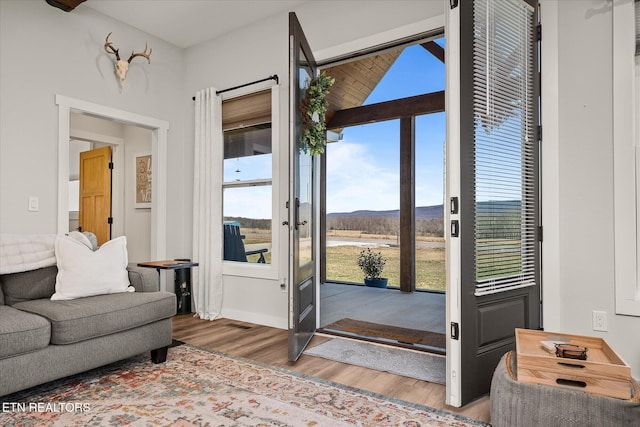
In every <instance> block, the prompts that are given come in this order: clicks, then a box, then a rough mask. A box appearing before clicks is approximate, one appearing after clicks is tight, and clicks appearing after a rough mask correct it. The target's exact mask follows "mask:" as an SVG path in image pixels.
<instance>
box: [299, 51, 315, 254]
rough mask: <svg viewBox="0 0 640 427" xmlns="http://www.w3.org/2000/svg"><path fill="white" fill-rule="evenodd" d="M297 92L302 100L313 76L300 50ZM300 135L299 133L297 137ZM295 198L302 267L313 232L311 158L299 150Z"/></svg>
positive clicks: (309, 252) (308, 250) (308, 252)
mask: <svg viewBox="0 0 640 427" xmlns="http://www.w3.org/2000/svg"><path fill="white" fill-rule="evenodd" d="M300 65H301V66H300V67H299V68H298V73H299V82H300V86H299V88H298V89H299V90H300V99H304V97H305V95H306V92H307V89H308V88H309V85H310V84H311V80H312V78H313V74H312V71H311V69H310V68H309V67H308V66H307V65H308V61H307V59H306V56H305V54H304V51H303V50H302V49H300ZM301 134H302V133H301V132H300V133H299V135H301ZM296 174H297V177H296V197H297V201H296V203H297V205H298V206H297V209H298V220H297V222H298V225H297V227H298V233H299V235H298V237H299V244H298V246H297V254H296V255H297V257H296V259H297V260H298V261H297V263H298V266H303V265H305V264H307V263H309V262H311V261H312V260H313V257H312V253H313V251H312V245H313V241H312V232H313V205H312V202H313V157H312V156H311V155H310V154H308V153H305V152H304V151H303V150H302V149H301V148H300V149H299V152H298V165H297V170H296Z"/></svg>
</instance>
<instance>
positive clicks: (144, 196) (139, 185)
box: [133, 153, 153, 209]
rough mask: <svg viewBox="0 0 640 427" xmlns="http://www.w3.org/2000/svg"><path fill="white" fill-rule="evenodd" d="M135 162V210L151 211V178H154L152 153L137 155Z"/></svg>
mask: <svg viewBox="0 0 640 427" xmlns="http://www.w3.org/2000/svg"><path fill="white" fill-rule="evenodd" d="M133 160H134V165H133V166H134V176H135V180H134V182H135V188H134V190H135V200H134V202H135V203H134V204H135V208H136V209H151V188H152V187H151V185H152V181H151V177H152V170H153V169H152V167H153V163H152V158H151V153H143V154H137V155H135V156H134V158H133Z"/></svg>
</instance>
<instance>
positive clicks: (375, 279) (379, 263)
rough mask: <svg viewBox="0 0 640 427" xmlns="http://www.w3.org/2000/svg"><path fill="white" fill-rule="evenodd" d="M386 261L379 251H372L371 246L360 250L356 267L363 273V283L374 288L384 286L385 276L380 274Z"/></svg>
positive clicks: (385, 282)
mask: <svg viewBox="0 0 640 427" xmlns="http://www.w3.org/2000/svg"><path fill="white" fill-rule="evenodd" d="M386 262H387V260H386V259H384V258H383V256H382V254H381V253H380V252H372V251H371V248H367V249H366V250H362V251H360V255H358V267H360V269H361V270H362V272H363V273H364V284H365V285H366V286H372V287H375V288H386V287H387V278H385V277H380V276H382V270H384V265H385V263H386Z"/></svg>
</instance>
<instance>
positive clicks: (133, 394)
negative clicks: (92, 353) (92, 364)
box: [0, 345, 488, 427]
mask: <svg viewBox="0 0 640 427" xmlns="http://www.w3.org/2000/svg"><path fill="white" fill-rule="evenodd" d="M0 409H2V411H1V412H0V425H2V426H26V427H30V426H65V427H66V426H116V425H118V426H119V425H130V426H148V425H163V426H354V425H355V426H487V425H488V424H485V423H483V422H481V421H477V420H472V419H468V418H465V417H461V416H459V415H456V414H451V413H448V412H444V411H439V410H435V409H433V408H428V407H425V406H420V405H415V404H411V403H407V402H402V401H398V400H389V399H386V398H384V397H382V396H378V395H374V394H371V393H367V392H363V391H361V390H357V389H354V388H349V387H345V386H342V385H338V384H334V383H330V382H328V381H323V380H319V379H317V378H312V377H308V376H304V375H301V374H297V373H294V372H290V371H286V370H283V369H277V368H273V367H269V366H266V365H262V364H258V363H256V362H252V361H248V360H245V359H240V358H237V357H231V356H227V355H224V354H221V353H217V352H212V351H208V350H203V349H200V348H196V347H193V346H190V345H181V346H177V347H173V348H170V349H169V358H168V361H167V363H165V364H159V365H153V364H152V363H151V362H150V361H149V357H148V354H144V355H140V356H138V357H136V358H132V359H127V360H125V361H122V362H118V363H115V364H112V365H108V366H106V367H103V368H99V369H95V370H93V371H89V372H87V373H84V374H79V375H75V376H73V377H70V378H66V379H64V380H60V381H54V382H51V383H48V384H45V385H43V386H39V387H35V388H32V389H29V390H27V391H25V392H20V393H15V394H12V395H9V396H5V397H4V398H0Z"/></svg>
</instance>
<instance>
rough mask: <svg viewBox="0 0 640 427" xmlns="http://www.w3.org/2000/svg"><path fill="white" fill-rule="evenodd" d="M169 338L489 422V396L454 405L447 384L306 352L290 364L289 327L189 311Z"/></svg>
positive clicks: (315, 342) (316, 341)
mask: <svg viewBox="0 0 640 427" xmlns="http://www.w3.org/2000/svg"><path fill="white" fill-rule="evenodd" d="M173 337H174V338H175V339H177V340H180V341H184V342H186V343H189V344H193V345H196V346H199V347H203V348H207V349H212V350H217V351H220V352H223V353H227V354H230V355H234V356H240V357H244V358H246V359H250V360H255V361H257V362H261V363H264V364H267V365H271V366H276V367H279V368H284V369H288V370H291V371H295V372H300V373H303V374H306V375H311V376H314V377H318V378H323V379H326V380H329V381H334V382H336V383H340V384H345V385H348V386H352V387H357V388H360V389H363V390H367V391H370V392H374V393H379V394H383V395H386V396H391V397H394V398H397V399H402V400H406V401H409V402H414V403H418V404H421V405H426V406H430V407H432V408H437V409H444V410H447V411H450V412H456V413H460V414H462V415H465V416H468V417H471V418H476V419H481V420H484V421H489V399H488V397H483V398H481V399H478V400H476V401H474V402H472V403H470V404H468V405H466V406H464V407H463V408H454V407H451V406H447V405H445V386H443V385H440V384H433V383H429V382H426V381H421V380H416V379H411V378H407V377H403V376H400V375H394V374H390V373H387V372H380V371H375V370H372V369H367V368H362V367H359V366H353V365H347V364H345V363H340V362H334V361H331V360H327V359H323V358H320V357H314V356H308V355H305V354H303V355H302V356H301V357H300V359H298V361H297V362H296V363H291V362H289V361H288V360H287V331H285V330H282V329H276V328H270V327H267V326H261V325H255V324H252V323H246V322H239V321H236V320H229V319H219V320H214V321H208V320H200V319H197V318H195V317H193V315H191V314H183V315H177V316H175V317H174V318H173ZM329 339H331V338H329V337H326V336H318V335H316V336H314V337H313V339H312V340H311V343H310V346H314V345H318V344H320V343H322V342H325V341H327V340H329Z"/></svg>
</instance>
